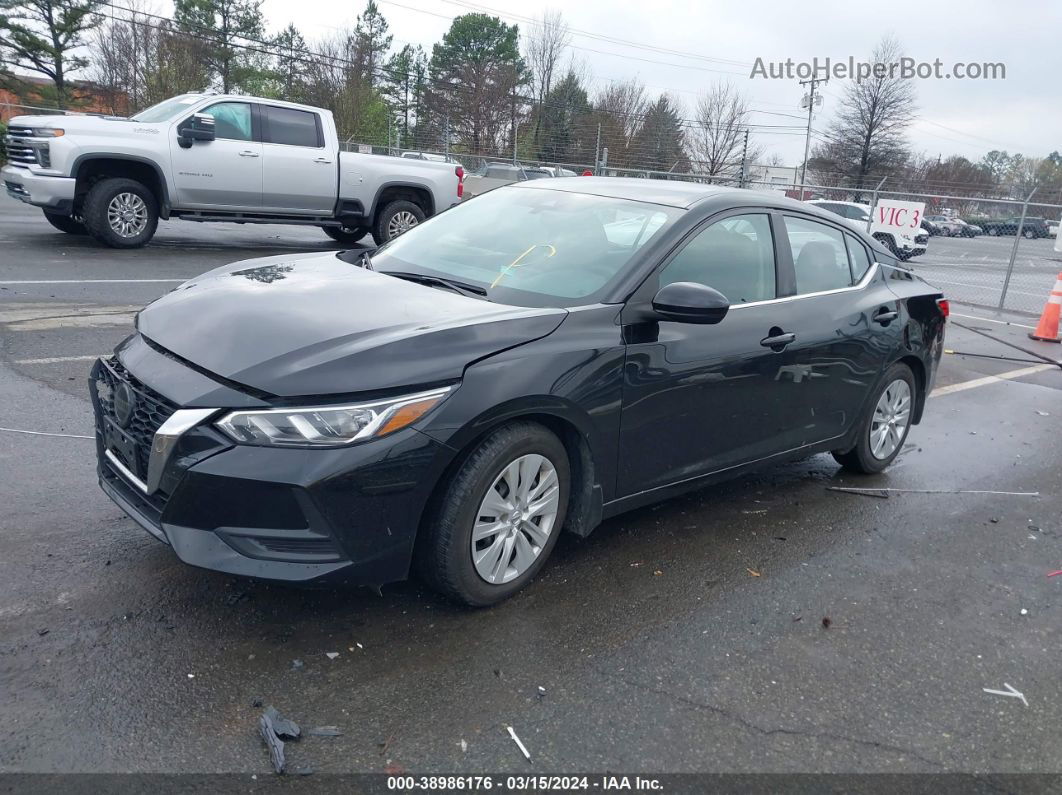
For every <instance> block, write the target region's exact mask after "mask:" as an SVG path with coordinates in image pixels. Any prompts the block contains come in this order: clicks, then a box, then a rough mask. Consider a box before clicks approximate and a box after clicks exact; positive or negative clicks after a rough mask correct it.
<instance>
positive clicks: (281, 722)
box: [262, 707, 300, 740]
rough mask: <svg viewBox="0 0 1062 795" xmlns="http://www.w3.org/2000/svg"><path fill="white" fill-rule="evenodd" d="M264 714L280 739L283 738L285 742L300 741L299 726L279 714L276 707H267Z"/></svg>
mask: <svg viewBox="0 0 1062 795" xmlns="http://www.w3.org/2000/svg"><path fill="white" fill-rule="evenodd" d="M262 714H264V715H265V716H266V717H267V718H269V722H270V724H271V725H272V727H273V731H274V732H276V734H277V736H278V737H283V738H284V739H285V740H297V739H299V734H300V730H299V724H297V723H296V722H295V721H293V720H288V719H287V718H285V717H284V716H283V715H281V714H280V713H279V712H277V710H276V708H275V707H266V708H265V712H264V713H262Z"/></svg>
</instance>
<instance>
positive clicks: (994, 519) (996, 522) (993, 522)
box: [988, 518, 999, 524]
mask: <svg viewBox="0 0 1062 795" xmlns="http://www.w3.org/2000/svg"><path fill="white" fill-rule="evenodd" d="M988 521H990V522H991V523H992V524H999V519H996V518H992V519H989V520H988Z"/></svg>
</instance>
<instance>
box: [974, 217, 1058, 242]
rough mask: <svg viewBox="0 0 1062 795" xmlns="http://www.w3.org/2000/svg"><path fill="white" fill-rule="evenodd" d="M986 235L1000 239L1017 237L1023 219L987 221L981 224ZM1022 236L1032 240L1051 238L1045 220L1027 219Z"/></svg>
mask: <svg viewBox="0 0 1062 795" xmlns="http://www.w3.org/2000/svg"><path fill="white" fill-rule="evenodd" d="M981 226H982V227H983V228H984V230H985V234H986V235H991V236H992V237H998V236H999V235H1015V234H1017V233H1018V227H1019V226H1021V217H1020V216H1016V217H1014V218H1007V219H1006V220H1003V221H985V222H984V223H982V224H981ZM1021 236H1022V237H1024V238H1028V239H1029V240H1032V239H1034V238H1038V237H1050V236H1051V233H1050V231H1049V229H1048V227H1047V221H1045V220H1044V219H1043V218H1028V217H1027V218H1026V219H1025V224H1024V226H1021Z"/></svg>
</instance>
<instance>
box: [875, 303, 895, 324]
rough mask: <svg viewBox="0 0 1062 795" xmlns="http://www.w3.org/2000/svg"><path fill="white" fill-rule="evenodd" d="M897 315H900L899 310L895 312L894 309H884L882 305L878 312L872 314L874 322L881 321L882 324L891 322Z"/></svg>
mask: <svg viewBox="0 0 1062 795" xmlns="http://www.w3.org/2000/svg"><path fill="white" fill-rule="evenodd" d="M899 316H900V313H899V312H896V311H894V310H892V309H885V308H884V307H883V308H882V309H880V310H879V311H878V313H877V314H876V315H874V320H875V321H876V322H878V323H881V324H882V325H886V324H888V323H891V322H892V321H894V320H895V319H896V318H898V317H899Z"/></svg>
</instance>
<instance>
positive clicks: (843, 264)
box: [785, 216, 852, 295]
mask: <svg viewBox="0 0 1062 795" xmlns="http://www.w3.org/2000/svg"><path fill="white" fill-rule="evenodd" d="M785 228H786V232H787V233H788V235H789V245H790V246H791V248H792V251H793V268H794V270H795V271H796V289H797V294H799V295H804V294H806V293H819V292H823V291H824V290H837V289H840V288H841V287H849V286H851V284H852V273H851V271H850V270H849V267H848V250H847V248H846V247H845V243H844V237H845V236H844V233H843V232H841V231H840V230H838V229H834V228H833V227H832V226H827V225H826V224H820V223H819V222H818V221H810V220H808V219H806V218H794V217H792V216H786V219H785Z"/></svg>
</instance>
